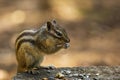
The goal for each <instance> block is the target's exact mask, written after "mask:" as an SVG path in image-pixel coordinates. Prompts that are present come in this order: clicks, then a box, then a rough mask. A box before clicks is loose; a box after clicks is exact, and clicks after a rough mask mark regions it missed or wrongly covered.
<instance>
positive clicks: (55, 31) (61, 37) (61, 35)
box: [47, 20, 70, 48]
mask: <svg viewBox="0 0 120 80" xmlns="http://www.w3.org/2000/svg"><path fill="white" fill-rule="evenodd" d="M47 31H48V34H50V35H51V36H52V37H54V40H55V42H56V46H57V47H61V48H68V47H69V46H70V45H69V42H70V39H69V38H68V35H67V33H66V31H65V29H64V28H62V27H61V26H60V25H59V24H57V22H56V21H55V20H52V21H51V22H50V21H48V22H47Z"/></svg>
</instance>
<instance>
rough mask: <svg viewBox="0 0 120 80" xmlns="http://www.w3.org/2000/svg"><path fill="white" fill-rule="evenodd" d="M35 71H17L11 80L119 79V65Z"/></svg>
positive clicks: (51, 68) (52, 68) (50, 68)
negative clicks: (34, 72)
mask: <svg viewBox="0 0 120 80" xmlns="http://www.w3.org/2000/svg"><path fill="white" fill-rule="evenodd" d="M36 71H37V72H38V73H37V74H30V73H27V72H24V73H18V74H16V76H14V77H13V79H12V80H120V66H114V67H112V66H90V67H72V68H70V67H63V68H54V67H48V68H40V69H38V70H36Z"/></svg>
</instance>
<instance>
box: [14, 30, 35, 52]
mask: <svg viewBox="0 0 120 80" xmlns="http://www.w3.org/2000/svg"><path fill="white" fill-rule="evenodd" d="M35 34H37V31H35V30H24V31H23V32H21V33H20V35H19V36H18V37H17V39H16V42H15V46H16V51H18V50H19V48H20V46H21V45H22V44H23V43H26V42H29V43H31V44H34V43H35V40H34V36H35Z"/></svg>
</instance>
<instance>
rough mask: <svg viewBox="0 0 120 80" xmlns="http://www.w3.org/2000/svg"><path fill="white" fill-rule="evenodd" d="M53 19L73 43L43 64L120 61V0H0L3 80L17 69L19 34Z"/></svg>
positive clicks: (0, 71) (0, 42)
mask: <svg viewBox="0 0 120 80" xmlns="http://www.w3.org/2000/svg"><path fill="white" fill-rule="evenodd" d="M52 19H56V21H57V22H58V23H59V24H60V25H61V26H62V27H64V28H65V29H66V31H67V32H68V35H69V37H70V39H71V43H70V44H71V46H70V48H69V49H66V50H61V51H59V52H58V53H57V54H54V55H50V56H46V58H45V60H44V61H43V63H42V64H41V65H42V66H48V65H51V64H52V65H54V66H56V67H73V66H93V65H94V66H100V65H109V66H111V65H112V66H115V65H120V59H119V58H120V0H0V80H3V79H5V80H8V79H10V78H11V77H12V76H14V75H15V73H16V68H17V62H16V58H15V46H14V43H15V39H16V37H17V35H18V34H19V33H20V32H21V31H22V30H24V29H31V28H38V27H40V26H41V25H43V24H44V23H45V22H46V21H48V20H52Z"/></svg>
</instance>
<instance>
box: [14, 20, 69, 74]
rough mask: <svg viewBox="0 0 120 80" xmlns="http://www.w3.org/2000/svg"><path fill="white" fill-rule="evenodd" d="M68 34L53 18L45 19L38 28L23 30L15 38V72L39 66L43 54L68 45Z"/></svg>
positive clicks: (31, 69)
mask: <svg viewBox="0 0 120 80" xmlns="http://www.w3.org/2000/svg"><path fill="white" fill-rule="evenodd" d="M69 42H70V39H69V38H68V35H67V33H66V31H65V29H63V28H62V27H61V26H60V25H59V24H57V22H56V21H55V20H52V21H47V22H46V23H45V24H44V25H42V26H41V27H40V28H39V29H36V30H32V29H31V30H24V31H22V32H21V33H20V34H19V36H18V37H17V39H16V42H15V50H16V59H17V62H18V68H17V73H20V72H25V71H28V72H29V71H32V72H33V69H34V68H39V67H40V64H41V62H42V61H43V59H44V56H45V55H49V54H54V53H55V52H57V51H59V50H60V49H62V48H65V49H66V48H68V47H69Z"/></svg>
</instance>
